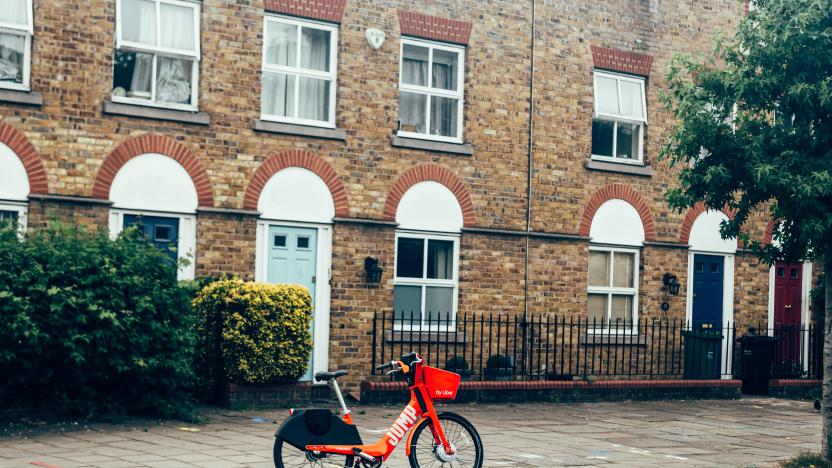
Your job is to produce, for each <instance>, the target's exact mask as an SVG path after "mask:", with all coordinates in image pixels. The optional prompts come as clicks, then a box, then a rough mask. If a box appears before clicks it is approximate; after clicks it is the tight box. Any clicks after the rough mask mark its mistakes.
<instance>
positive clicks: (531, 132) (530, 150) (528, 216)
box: [523, 0, 537, 318]
mask: <svg viewBox="0 0 832 468" xmlns="http://www.w3.org/2000/svg"><path fill="white" fill-rule="evenodd" d="M536 7H537V0H532V28H531V69H530V72H529V147H528V175H529V177H528V192H527V194H526V196H527V205H526V255H525V268H524V274H523V317H524V318H525V317H527V316H528V314H529V244H530V238H531V231H532V174H533V165H532V155H533V153H534V65H535V60H534V43H535V26H536V25H535V12H536V10H537V8H536Z"/></svg>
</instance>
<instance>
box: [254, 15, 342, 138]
mask: <svg viewBox="0 0 832 468" xmlns="http://www.w3.org/2000/svg"><path fill="white" fill-rule="evenodd" d="M337 47H338V29H337V28H336V27H334V26H330V25H325V24H321V23H314V22H308V21H299V20H295V19H289V18H283V17H274V16H267V17H266V20H265V25H264V33H263V82H262V92H261V93H262V96H261V100H262V102H261V106H262V107H261V114H262V116H261V118H262V119H264V120H276V121H281V122H289V123H296V124H301V125H313V126H318V127H334V126H335V71H336V68H337V61H336V53H337Z"/></svg>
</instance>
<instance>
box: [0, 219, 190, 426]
mask: <svg viewBox="0 0 832 468" xmlns="http://www.w3.org/2000/svg"><path fill="white" fill-rule="evenodd" d="M139 240H140V239H139V238H138V237H137V235H136V234H135V233H133V232H131V231H130V230H128V232H126V233H125V235H123V236H121V237H119V238H118V239H116V240H111V239H109V237H108V236H107V235H106V234H105V233H104V232H88V231H86V230H84V229H83V228H69V227H64V226H60V225H53V226H51V227H49V228H48V229H44V230H42V231H38V232H35V233H33V234H30V235H29V236H28V237H27V238H26V239H24V240H23V241H21V240H20V239H19V238H18V236H17V235H16V233H14V232H12V231H10V230H9V229H5V230H0V258H3V268H2V269H0V321H2V323H3V326H2V327H0V375H3V379H0V406H2V407H4V408H8V407H16V408H33V409H38V410H45V411H50V412H53V413H57V414H59V415H69V416H89V415H91V414H100V413H105V412H106V413H126V412H130V413H135V412H140V413H156V414H158V413H166V412H169V411H174V413H175V414H174V415H179V414H184V413H189V412H190V411H191V402H190V399H189V396H188V392H189V390H190V388H191V387H192V384H193V380H194V375H193V370H192V357H193V354H194V333H193V318H192V314H191V311H190V304H189V296H188V293H187V291H186V290H184V289H181V288H180V287H179V285H178V284H177V282H176V279H175V278H176V271H175V267H174V266H173V265H172V264H171V263H170V262H168V261H166V258H167V257H166V256H165V254H164V253H162V252H160V251H158V250H157V249H156V248H154V247H152V246H150V245H148V244H147V243H144V242H139Z"/></svg>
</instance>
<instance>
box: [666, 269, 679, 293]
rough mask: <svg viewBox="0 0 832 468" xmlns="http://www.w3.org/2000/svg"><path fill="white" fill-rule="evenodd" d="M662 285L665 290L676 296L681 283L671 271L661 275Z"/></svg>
mask: <svg viewBox="0 0 832 468" xmlns="http://www.w3.org/2000/svg"><path fill="white" fill-rule="evenodd" d="M662 285H664V288H667V292H668V293H669V294H670V295H671V296H678V295H679V289H680V288H681V287H682V284H681V283H679V278H678V277H677V276H676V275H674V274H673V273H665V274H664V275H663V276H662Z"/></svg>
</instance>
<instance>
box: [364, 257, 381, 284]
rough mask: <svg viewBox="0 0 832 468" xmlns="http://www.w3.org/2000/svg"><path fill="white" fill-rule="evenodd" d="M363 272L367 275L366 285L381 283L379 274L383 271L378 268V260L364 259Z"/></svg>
mask: <svg viewBox="0 0 832 468" xmlns="http://www.w3.org/2000/svg"><path fill="white" fill-rule="evenodd" d="M364 271H365V272H366V273H367V283H369V284H378V283H381V274H382V273H383V272H384V269H383V268H381V267H380V266H378V259H377V258H373V257H367V258H365V259H364Z"/></svg>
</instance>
